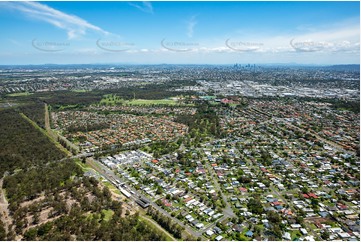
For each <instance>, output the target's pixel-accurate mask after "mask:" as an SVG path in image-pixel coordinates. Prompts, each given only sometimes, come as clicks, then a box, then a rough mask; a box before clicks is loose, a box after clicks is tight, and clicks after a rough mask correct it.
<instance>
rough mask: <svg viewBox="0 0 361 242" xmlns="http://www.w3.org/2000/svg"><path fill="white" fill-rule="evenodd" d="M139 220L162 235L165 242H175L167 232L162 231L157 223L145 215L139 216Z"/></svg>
mask: <svg viewBox="0 0 361 242" xmlns="http://www.w3.org/2000/svg"><path fill="white" fill-rule="evenodd" d="M139 220H140V221H142V222H144V223H146V224H147V225H148V226H150V227H152V228H154V229H156V230H158V231H159V232H160V233H163V234H164V235H165V236H166V238H167V239H166V240H167V241H175V240H176V239H174V238H173V236H172V235H171V234H169V232H168V231H166V230H165V229H163V228H162V227H161V226H160V225H158V224H157V222H155V221H154V220H152V219H151V218H148V217H147V216H145V215H140V216H139Z"/></svg>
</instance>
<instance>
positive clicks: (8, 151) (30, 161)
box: [0, 109, 66, 177]
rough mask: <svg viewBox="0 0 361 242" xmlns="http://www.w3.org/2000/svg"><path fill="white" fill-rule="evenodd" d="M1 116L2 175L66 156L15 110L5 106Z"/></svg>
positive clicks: (0, 113)
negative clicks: (5, 108)
mask: <svg viewBox="0 0 361 242" xmlns="http://www.w3.org/2000/svg"><path fill="white" fill-rule="evenodd" d="M0 116H1V119H0V177H2V176H3V175H4V173H5V171H7V172H9V173H12V172H13V171H14V170H15V169H23V170H24V171H26V170H27V169H28V168H30V167H31V166H37V165H43V164H46V163H47V162H49V161H52V160H60V159H62V158H64V157H65V156H66V155H65V154H64V153H63V152H62V151H60V150H59V149H58V148H57V147H56V146H55V144H54V143H52V142H51V141H50V140H49V138H48V137H46V136H44V135H43V134H42V133H41V132H40V131H39V130H37V129H35V128H34V127H33V126H32V125H31V124H30V123H29V122H28V121H26V120H25V119H24V118H22V117H21V116H20V114H19V113H17V112H16V111H15V110H13V109H7V110H2V111H0Z"/></svg>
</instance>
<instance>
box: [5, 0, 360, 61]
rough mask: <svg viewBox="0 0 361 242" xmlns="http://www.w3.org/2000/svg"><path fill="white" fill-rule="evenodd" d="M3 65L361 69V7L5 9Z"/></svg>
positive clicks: (47, 5) (81, 5) (84, 5)
mask: <svg viewBox="0 0 361 242" xmlns="http://www.w3.org/2000/svg"><path fill="white" fill-rule="evenodd" d="M0 27H1V35H0V64H1V65H8V64H13V65H17V64H50V63H51V64H101V63H104V64H109V63H119V64H235V63H241V64H242V63H255V64H266V63H267V64H268V63H283V64H288V63H297V64H321V65H328V64H359V63H360V37H359V36H360V3H359V2H0Z"/></svg>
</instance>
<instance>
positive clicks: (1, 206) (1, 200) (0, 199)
mask: <svg viewBox="0 0 361 242" xmlns="http://www.w3.org/2000/svg"><path fill="white" fill-rule="evenodd" d="M2 187H3V179H0V213H1V216H0V218H1V221H2V222H3V223H4V227H5V231H6V232H8V227H9V225H11V224H12V223H13V219H12V218H11V217H10V215H9V214H10V212H9V203H8V201H7V200H6V197H5V191H4V190H3V189H2Z"/></svg>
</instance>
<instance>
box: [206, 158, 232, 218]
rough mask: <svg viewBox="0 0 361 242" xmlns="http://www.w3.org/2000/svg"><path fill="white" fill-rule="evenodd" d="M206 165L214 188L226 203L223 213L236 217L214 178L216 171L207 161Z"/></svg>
mask: <svg viewBox="0 0 361 242" xmlns="http://www.w3.org/2000/svg"><path fill="white" fill-rule="evenodd" d="M206 167H207V170H208V172H209V175H210V176H211V177H212V180H213V184H214V186H215V188H216V189H215V190H216V192H217V194H218V193H221V197H222V199H223V201H224V203H225V204H226V207H225V208H224V209H223V215H225V216H228V217H230V218H233V217H236V215H235V214H234V213H233V209H232V207H231V205H230V204H229V202H228V199H227V197H226V196H225V195H224V194H223V192H222V190H221V187H220V185H219V183H218V181H217V179H216V178H215V177H216V173H215V172H214V170H213V169H212V168H211V167H210V165H209V162H206Z"/></svg>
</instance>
